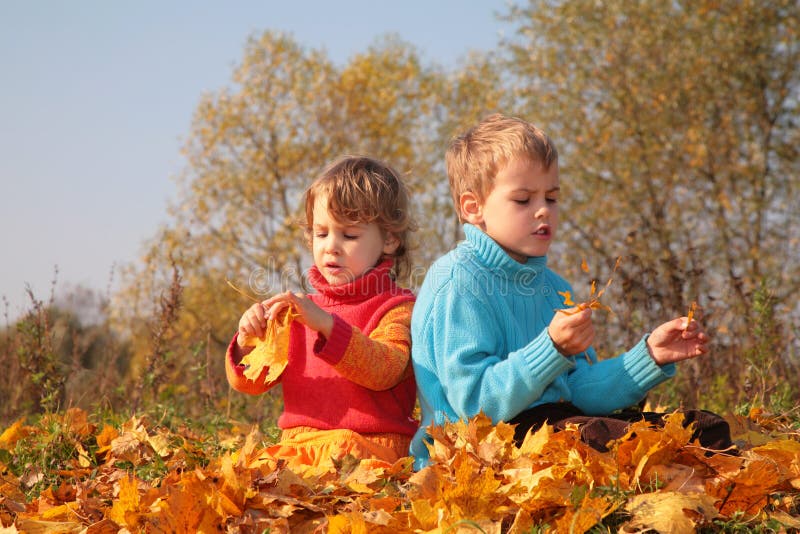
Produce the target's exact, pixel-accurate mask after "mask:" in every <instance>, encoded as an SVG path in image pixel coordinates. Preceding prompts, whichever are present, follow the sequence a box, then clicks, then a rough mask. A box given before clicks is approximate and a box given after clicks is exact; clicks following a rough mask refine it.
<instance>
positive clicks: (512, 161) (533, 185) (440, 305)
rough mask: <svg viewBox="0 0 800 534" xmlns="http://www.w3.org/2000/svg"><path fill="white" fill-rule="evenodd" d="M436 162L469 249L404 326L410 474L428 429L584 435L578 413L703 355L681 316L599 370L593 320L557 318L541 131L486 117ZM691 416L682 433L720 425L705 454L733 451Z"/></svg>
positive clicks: (643, 389) (437, 277) (553, 177)
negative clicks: (543, 429)
mask: <svg viewBox="0 0 800 534" xmlns="http://www.w3.org/2000/svg"><path fill="white" fill-rule="evenodd" d="M446 163H447V173H448V177H449V180H450V190H451V193H452V196H453V201H454V202H455V209H456V212H457V214H458V216H459V219H460V220H461V222H463V223H464V234H465V237H466V239H465V240H464V241H463V242H461V243H459V244H458V246H457V247H456V248H455V249H454V250H452V251H451V252H449V253H448V254H446V255H445V256H443V257H442V258H440V259H439V260H437V261H436V262H435V263H434V264H433V265H432V266H431V268H430V270H429V271H428V273H427V275H426V277H425V281H424V282H423V285H422V287H421V288H420V292H419V295H418V297H417V304H416V306H415V308H414V312H413V315H412V320H411V335H412V340H413V342H412V349H411V351H412V361H413V363H414V372H415V374H416V378H417V387H418V396H419V400H420V405H421V408H422V421H421V425H420V429H419V430H418V431H417V433H416V434H415V436H414V439H413V440H412V443H411V454H412V455H413V456H414V457H415V467H416V468H418V469H419V468H421V467H424V466H425V465H426V464H427V462H428V458H429V454H428V449H427V446H426V439H427V433H426V429H427V427H428V426H429V425H430V424H436V425H441V424H443V423H444V421H445V420H451V421H454V420H458V419H468V418H470V417H472V416H475V415H476V414H478V413H479V412H481V411H483V412H484V413H486V414H487V415H488V416H489V417H491V418H492V420H493V421H495V422H497V421H507V422H510V423H513V424H517V425H518V426H517V430H516V438H517V439H518V440H521V439H522V438H523V437H524V435H525V433H526V432H527V430H528V429H531V428H537V427H538V426H541V424H543V423H544V422H545V421H548V422H549V423H551V424H554V425H555V426H556V428H559V426H558V424H557V423H558V422H559V421H566V420H567V419H568V418H573V420H577V422H585V423H589V424H588V425H587V428H589V427H591V423H592V420H594V419H597V418H592V417H589V416H600V415H608V414H611V413H612V412H615V411H617V410H620V409H623V408H626V407H629V406H632V405H634V404H636V403H637V402H639V401H640V400H642V399H643V398H644V396H645V394H646V393H647V392H648V391H649V390H650V389H651V388H653V387H654V386H656V385H658V384H660V383H661V382H663V381H665V380H667V379H668V378H670V377H672V376H673V375H674V374H675V363H674V362H677V361H680V360H684V359H687V358H693V357H696V356H700V355H701V354H705V353H706V352H708V336H707V335H706V334H705V333H704V332H703V331H702V329H701V328H700V326H699V325H698V324H697V322H695V321H691V322H689V324H687V321H688V318H685V317H680V318H676V319H673V320H671V321H668V322H666V323H664V324H662V325H660V326H659V327H657V328H656V329H655V330H654V331H653V332H651V333H650V334H649V335H645V336H643V337H642V339H641V340H640V341H639V342H638V343H637V344H636V345H635V346H634V347H633V348H631V349H630V350H629V351H627V352H625V353H623V354H620V355H619V356H617V357H615V358H611V359H608V360H604V361H602V362H598V361H597V356H596V354H595V352H594V350H593V349H592V348H591V344H592V341H593V339H594V327H593V326H592V317H591V316H592V310H591V309H584V310H579V309H578V308H572V309H570V310H566V311H567V313H556V310H558V309H560V308H563V307H564V305H563V302H562V300H561V297H560V296H559V292H564V291H571V288H570V286H569V284H568V283H567V282H566V281H565V280H564V279H562V278H561V277H560V276H558V275H557V274H556V273H554V272H553V271H551V270H550V269H548V268H547V265H546V262H547V258H546V254H547V251H548V249H549V248H550V244H551V243H552V242H553V239H554V237H555V235H556V231H557V229H558V196H559V181H558V153H557V151H556V148H555V146H554V145H553V143H552V142H551V140H550V139H549V138H548V137H547V136H546V135H545V134H544V133H543V132H542V131H541V130H539V129H538V128H536V127H535V126H533V125H532V124H530V123H527V122H525V121H523V120H520V119H517V118H511V117H505V116H502V115H492V116H490V117H488V118H486V119H484V120H483V121H482V122H481V123H479V124H478V125H477V126H475V127H474V128H472V129H471V130H469V131H468V132H467V133H465V134H464V135H462V136H460V137H457V138H456V139H454V140H453V142H452V143H451V145H450V147H449V149H448V151H447V155H446ZM587 359H588V360H591V363H590V362H589V361H587ZM652 415H656V414H652ZM688 415H689V417H687V424H688V422H689V421H691V420H693V419H697V423H698V427H703V426H708V425H710V426H715V425H718V424H720V423H721V424H722V425H724V428H718V430H719V431H720V432H721V438H720V439H719V440H716V441H713V442H709V444H710V445H717V446H720V447H719V448H724V447H726V446H727V445H728V444H729V443H730V439H729V437H727V440H726V436H727V434H726V429H727V425H726V424H725V423H724V421H723V420H721V419H720V418H718V417H716V416H714V415H713V414H707V413H705V412H696V413H695V412H692V413H689V414H688ZM641 417H642V416H641V414H640V415H639V418H641ZM706 417H711V418H712V419H713V420H712V421H710V422H708V421H705V420H704V418H706ZM602 419H603V420H605V419H607V418H602ZM602 423H603V424H601V425H600V427H602V428H601V431H599V432H597V433H592V432H589V433H588V434H589V435H588V436H587V432H586V431H584V438H588V439H587V441H588V442H589V443H590V444H591V445H593V446H595V447H596V448H599V449H601V450H603V448H604V445H605V444H606V443H607V442H608V441H609V439H613V438H616V437H621V435H622V434H623V433H624V428H625V427H626V426H627V422H626V421H622V422H620V424H621V425H622V426H619V428H615V427H614V424H613V422H612V424H610V425H609V424H607V423H608V422H607V421H602ZM595 426H597V425H595ZM715 428H717V427H715ZM620 430H621V432H620ZM609 432H610V433H609ZM707 446H708V445H707Z"/></svg>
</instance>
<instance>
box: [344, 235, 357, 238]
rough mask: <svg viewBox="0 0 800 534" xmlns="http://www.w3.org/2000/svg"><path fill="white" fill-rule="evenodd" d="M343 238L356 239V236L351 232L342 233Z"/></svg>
mask: <svg viewBox="0 0 800 534" xmlns="http://www.w3.org/2000/svg"><path fill="white" fill-rule="evenodd" d="M344 238H345V239H358V236H357V235H353V234H344Z"/></svg>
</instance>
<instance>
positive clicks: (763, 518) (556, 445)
mask: <svg viewBox="0 0 800 534" xmlns="http://www.w3.org/2000/svg"><path fill="white" fill-rule="evenodd" d="M90 419H91V418H90V417H89V416H88V414H87V413H86V412H84V411H82V410H79V409H70V410H67V411H65V412H63V413H61V414H55V415H49V416H45V417H44V418H42V419H41V420H40V421H39V422H38V423H36V424H35V425H28V424H25V423H24V422H23V421H17V422H16V423H14V424H12V425H11V426H9V427H8V428H6V429H5V430H4V432H3V433H2V434H0V472H2V477H1V478H0V533H12V532H31V533H33V532H36V533H55V532H59V533H79V532H81V533H93V534H97V533H112V532H114V533H116V532H172V533H181V532H258V533H263V532H342V533H343V532H379V533H380V532H387V533H388V532H393V533H397V532H401V533H402V532H439V533H445V532H485V533H490V532H497V533H499V532H509V533H534V532H577V533H582V532H669V533H682V532H696V531H699V532H797V531H798V530H800V433H798V432H797V430H796V429H794V430H793V429H792V428H791V422H787V421H785V420H782V419H780V418H769V417H767V416H766V415H765V414H763V413H758V412H755V411H754V412H753V413H751V414H750V416H749V417H734V416H730V417H729V418H728V419H729V422H730V423H731V424H732V429H733V435H734V438H735V441H736V442H737V444H739V445H740V446H741V452H740V453H739V454H717V455H713V456H707V455H706V454H705V451H704V450H702V449H701V448H700V447H699V446H697V445H696V444H693V443H690V442H689V438H690V435H691V432H690V431H689V430H687V429H685V428H683V426H682V424H681V421H682V416H681V415H680V414H679V413H675V414H671V415H670V416H669V417H668V419H667V424H666V425H665V427H664V428H663V429H655V428H651V427H647V426H645V425H644V424H641V425H639V424H637V425H635V426H634V427H632V429H631V434H629V435H628V436H626V437H624V438H623V439H621V440H619V442H617V443H615V444H614V445H613V447H612V448H611V450H610V451H609V452H605V453H601V452H598V451H595V450H593V449H591V448H589V447H588V446H586V445H585V444H583V443H582V442H580V441H579V439H578V432H577V431H576V430H575V429H568V430H566V431H563V432H558V433H553V432H552V431H551V429H550V428H549V427H545V428H543V429H541V430H540V431H538V432H536V433H533V434H529V435H528V437H527V439H526V440H525V442H524V443H523V445H522V446H521V447H519V448H517V447H515V446H514V445H513V444H512V437H513V429H512V427H510V426H508V425H505V424H500V425H498V426H493V425H491V424H490V421H489V420H488V419H487V418H485V417H482V416H478V417H476V418H474V419H473V420H471V421H468V422H461V423H454V424H450V425H448V426H446V427H444V428H441V429H438V430H436V431H435V434H434V436H433V437H434V444H433V449H432V459H433V460H434V462H433V464H432V465H431V466H430V467H427V468H425V469H423V470H421V471H418V472H414V471H413V470H412V469H411V462H410V459H404V460H401V461H399V462H397V463H395V464H394V465H389V464H385V463H379V462H372V461H362V462H359V461H357V460H354V459H346V460H344V461H341V462H337V463H335V464H333V465H332V466H331V467H330V468H329V469H326V468H319V469H307V470H304V471H298V470H292V469H289V468H287V467H286V465H284V464H282V463H278V464H276V463H275V462H274V461H273V460H265V459H264V458H263V457H262V455H261V451H262V450H263V447H264V446H265V445H266V444H268V443H269V440H268V439H266V438H265V437H264V436H263V435H261V434H260V433H259V432H257V431H251V432H246V431H243V430H240V429H238V428H237V427H235V426H229V427H228V428H227V430H226V431H220V432H209V433H208V434H207V435H202V434H199V433H197V432H196V431H193V430H190V429H188V428H185V427H184V428H174V429H167V428H165V427H163V426H160V425H157V424H152V423H150V422H148V420H147V418H145V417H131V418H130V419H128V420H127V421H124V422H122V423H120V424H118V425H113V424H104V425H102V428H101V427H100V425H96V424H94V423H93V422H91V420H90Z"/></svg>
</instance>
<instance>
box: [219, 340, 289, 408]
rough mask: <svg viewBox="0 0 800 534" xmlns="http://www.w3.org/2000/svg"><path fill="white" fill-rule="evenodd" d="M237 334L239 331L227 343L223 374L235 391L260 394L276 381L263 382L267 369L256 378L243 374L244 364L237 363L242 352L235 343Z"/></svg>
mask: <svg viewBox="0 0 800 534" xmlns="http://www.w3.org/2000/svg"><path fill="white" fill-rule="evenodd" d="M238 336H239V333H238V332H237V333H236V334H235V335H234V336H233V340H231V343H230V345H228V351H227V353H226V354H225V376H226V377H227V378H228V384H230V386H231V387H232V388H233V389H235V390H236V391H240V392H242V393H247V394H248V395H260V394H261V393H264V392H265V391H268V390H269V389H271V388H272V386H274V385H275V384H276V382H270V383H265V382H264V377H265V376H266V374H267V372H268V371H269V369H264V370H263V371H262V372H261V375H260V376H259V377H258V378H257V379H256V380H250V379H249V378H247V377H246V376H244V365H242V364H241V363H239V362H241V360H242V356H243V354H242V351H241V349H240V348H239V345H238V344H237V343H236V338H237V337H238ZM279 380H280V379H278V381H279Z"/></svg>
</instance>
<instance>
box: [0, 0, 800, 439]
mask: <svg viewBox="0 0 800 534" xmlns="http://www.w3.org/2000/svg"><path fill="white" fill-rule="evenodd" d="M503 16H504V17H505V18H506V19H507V20H508V22H509V23H510V24H511V26H512V27H513V29H514V31H513V32H512V34H511V35H509V36H508V37H507V38H506V39H504V40H502V41H501V42H498V45H497V47H496V49H495V50H493V51H491V52H489V53H487V54H471V55H468V56H465V57H464V58H463V60H462V61H461V62H460V63H459V64H458V65H456V66H454V67H451V68H444V67H442V66H441V65H437V64H435V63H433V62H430V61H427V60H426V59H425V58H424V56H423V55H422V54H421V53H420V51H419V50H417V49H415V48H414V47H413V46H411V45H409V44H408V43H405V42H403V41H401V40H399V39H397V38H395V37H391V36H387V37H385V38H382V39H380V40H378V41H376V42H375V43H374V44H373V45H372V46H371V47H370V48H368V49H367V50H365V51H363V52H361V53H358V54H356V55H354V56H353V57H352V58H350V59H349V60H348V61H347V62H346V63H345V64H343V65H337V64H334V63H333V62H332V61H331V60H330V58H328V57H327V55H326V54H325V53H324V52H323V51H319V50H313V49H309V48H307V47H305V46H303V44H302V43H298V42H296V41H295V40H294V39H292V38H291V37H290V36H286V35H282V34H280V33H276V32H271V31H267V32H264V33H262V34H256V35H253V36H252V37H251V39H250V40H249V41H248V43H247V45H246V46H245V49H244V51H243V54H242V60H241V62H240V64H239V65H238V67H237V68H236V69H235V71H234V72H233V73H232V78H231V83H230V85H229V86H228V87H224V88H222V89H220V90H219V91H216V92H212V93H209V94H206V95H205V96H204V97H203V99H202V101H201V103H200V104H199V105H198V107H197V110H196V112H195V115H194V120H193V123H192V126H191V129H190V131H189V132H188V135H187V141H186V145H185V149H184V156H185V162H186V163H185V167H184V172H183V173H182V175H181V177H180V179H179V185H180V189H179V191H180V193H179V196H178V198H177V200H176V202H175V204H174V205H173V206H172V208H171V211H170V214H169V222H168V224H167V225H165V226H164V227H163V228H162V229H161V231H160V232H159V233H158V234H157V235H155V236H153V237H152V239H150V240H149V242H148V243H147V248H146V253H145V254H144V256H143V258H142V260H141V261H140V262H137V263H136V264H133V265H130V266H129V267H128V269H127V271H126V272H125V273H124V284H123V289H122V290H121V291H119V292H117V293H115V294H112V295H107V296H103V297H97V296H95V295H92V299H93V301H94V308H93V309H95V310H96V311H97V313H95V314H94V315H93V316H92V317H91V320H89V319H87V317H88V316H87V315H86V314H85V313H82V312H81V309H80V308H76V307H74V306H72V305H70V304H69V303H67V302H57V301H55V300H54V299H52V298H51V299H50V300H48V301H41V300H38V297H37V296H34V295H31V309H30V313H29V315H28V316H26V317H24V318H23V319H21V320H19V321H17V322H15V323H14V324H8V321H6V326H5V328H4V329H3V331H2V332H1V333H0V359H2V364H3V368H4V369H5V370H6V372H5V373H3V374H2V375H0V398H2V399H4V400H5V402H3V403H2V406H0V422H3V423H8V422H10V421H12V420H14V419H16V418H18V417H20V416H21V415H25V414H36V413H45V412H48V411H52V410H56V409H58V408H64V407H68V406H81V407H85V408H91V409H111V410H116V411H126V410H132V411H136V410H143V409H147V410H155V411H160V412H162V413H164V414H167V413H169V414H175V413H180V414H181V415H183V416H186V417H196V418H202V417H208V416H209V414H213V415H215V416H219V415H223V416H224V417H227V418H234V419H240V420H244V421H256V422H259V423H263V424H264V425H267V426H269V425H270V424H272V422H273V421H274V418H275V416H276V414H277V413H278V411H279V410H280V396H279V392H274V393H271V394H269V395H266V396H263V397H261V398H258V399H253V398H246V397H244V396H242V395H239V394H236V393H232V392H231V391H229V389H228V387H227V384H226V382H225V378H224V369H223V364H222V361H223V360H222V358H223V354H224V350H225V347H226V345H227V342H228V340H229V339H230V337H231V335H232V333H233V331H234V329H235V328H236V324H237V322H238V318H239V316H240V315H241V313H242V312H243V310H244V309H245V308H246V307H247V306H248V305H249V301H248V300H247V299H246V298H244V297H242V296H240V295H239V294H237V293H236V292H234V291H233V290H232V289H230V287H229V286H228V285H227V283H226V280H230V281H231V282H233V283H234V284H235V285H236V286H237V287H240V288H242V289H243V290H245V291H246V292H248V293H250V294H251V295H253V296H256V297H265V296H267V295H270V294H272V293H274V292H277V291H280V290H283V289H287V288H303V287H304V286H303V272H304V271H305V269H307V268H308V266H310V258H309V255H308V254H307V252H306V249H305V246H304V243H303V239H302V232H301V230H300V227H299V226H298V225H297V223H296V222H297V220H298V218H299V216H300V211H299V200H300V197H301V194H302V192H303V190H304V188H305V187H306V186H307V185H308V183H310V181H311V180H312V179H313V178H314V176H316V174H317V173H319V171H320V170H321V169H322V167H323V166H324V165H325V164H326V163H327V162H329V161H330V160H332V159H333V158H335V157H337V156H339V155H341V154H345V153H367V154H370V155H373V156H376V157H379V158H382V159H385V160H387V161H388V162H390V163H391V164H392V165H393V166H395V167H396V168H398V169H399V170H400V171H401V172H402V173H403V174H404V176H405V177H406V179H407V180H408V183H409V185H410V187H411V189H412V191H413V194H414V209H415V210H416V211H415V216H416V218H417V220H418V221H419V226H420V230H419V232H417V236H416V245H417V247H416V249H415V250H414V266H415V269H414V270H413V272H412V273H411V274H410V276H409V277H408V279H407V280H405V281H404V282H405V283H407V284H409V285H410V286H411V287H417V286H418V284H419V283H421V281H422V277H423V276H424V272H425V269H426V267H427V266H428V265H429V264H430V262H431V261H433V259H435V258H436V257H438V256H439V255H441V254H442V253H444V252H445V251H447V250H448V249H450V248H451V247H452V246H453V245H454V243H455V242H456V241H457V240H458V239H459V238H460V236H461V234H460V228H459V225H458V224H457V221H456V220H455V217H454V216H453V211H452V207H451V200H450V195H449V190H448V185H447V179H446V175H445V172H444V165H443V159H444V158H443V156H444V151H445V148H446V146H447V142H448V140H449V139H450V137H452V135H454V134H455V133H457V132H460V131H462V130H463V129H464V128H466V127H468V126H469V125H471V124H474V123H475V122H476V121H477V120H478V119H480V118H481V117H483V116H485V115H487V114H489V113H491V112H495V111H501V112H504V113H507V114H515V115H518V116H521V117H524V118H526V119H528V120H530V121H532V122H534V123H536V124H537V125H539V126H541V127H542V128H544V129H545V130H546V131H547V132H548V133H549V134H550V135H551V137H553V139H554V140H555V141H556V144H557V146H558V148H559V151H560V155H561V160H560V163H561V174H562V188H563V189H564V190H565V195H564V196H563V200H562V222H561V230H560V235H559V239H558V241H559V243H558V245H557V246H556V247H555V248H554V249H553V251H552V253H551V255H550V258H549V262H550V265H551V266H552V267H553V268H555V269H556V270H558V271H559V272H562V273H563V274H565V275H566V277H567V278H568V279H569V280H571V282H572V283H573V286H574V288H575V294H576V297H577V298H581V296H582V295H583V294H584V292H585V293H587V294H588V288H589V282H590V279H589V278H587V275H586V274H585V273H582V272H581V270H580V269H579V266H580V263H581V259H582V258H586V260H587V261H588V263H589V266H590V273H591V276H592V277H595V278H597V279H599V280H600V281H605V279H606V278H607V277H608V275H609V274H610V271H611V268H612V267H613V265H614V262H615V260H616V258H617V257H621V258H622V260H621V264H620V267H619V269H618V271H617V273H616V274H615V281H614V283H613V284H612V286H611V289H610V290H609V291H610V294H608V295H607V296H606V297H604V302H606V303H607V304H609V305H611V307H612V308H613V310H614V312H615V314H614V315H605V314H603V313H598V314H597V315H596V316H595V321H596V325H597V327H598V328H597V329H598V332H599V335H598V344H597V345H598V348H599V350H600V352H601V354H604V355H612V354H614V353H615V352H616V351H619V350H623V349H624V348H625V347H628V346H631V345H632V344H633V343H634V342H635V341H636V339H638V337H640V336H641V335H642V334H643V333H644V332H646V331H648V330H649V329H651V328H653V327H654V326H656V325H657V324H659V323H660V322H663V321H664V320H667V319H669V318H672V317H675V316H679V315H684V314H685V313H686V311H687V310H688V308H689V304H690V303H691V302H692V301H697V302H698V303H699V304H700V307H701V308H700V312H699V314H698V315H701V316H702V321H703V323H704V325H705V327H706V328H707V330H708V331H709V332H710V333H711V334H712V336H713V338H714V347H713V352H712V354H711V355H710V356H709V357H706V358H702V359H698V360H694V361H692V362H689V363H685V364H682V365H681V370H680V372H679V373H678V376H677V377H676V379H674V380H673V381H671V382H670V383H669V384H668V385H665V386H662V387H661V388H660V389H658V390H656V391H655V392H654V393H653V395H652V396H651V401H654V402H657V403H659V404H661V405H664V406H670V407H677V406H679V405H683V406H688V407H695V406H702V407H705V408H710V409H714V410H717V411H721V412H727V411H730V410H732V409H734V408H737V407H738V408H740V409H741V408H748V407H750V406H753V405H756V406H764V405H765V406H768V407H770V408H771V409H773V410H776V411H782V412H784V413H786V412H790V411H792V410H795V409H796V407H797V406H798V405H800V384H799V383H798V380H797V377H798V376H800V363H799V362H798V346H799V344H798V336H797V335H798V327H799V326H800V306H798V304H797V298H796V296H797V295H798V285H799V284H800V276H798V275H799V274H800V273H798V267H799V265H798V252H797V251H798V238H800V224H798V223H800V221H798V217H800V213H799V212H798V210H797V209H796V207H795V206H793V205H792V204H793V201H794V200H795V199H796V198H797V193H798V185H799V183H798V182H799V177H800V172H798V171H800V168H799V167H800V159H798V151H797V146H798V141H800V135H799V134H798V97H800V94H799V92H798V90H799V88H800V84H799V83H798V82H799V81H800V80H798V75H799V74H798V73H800V70H798V58H799V56H798V55H799V54H800V44H798V39H797V36H798V29H800V5H798V4H797V2H794V1H788V0H786V1H779V0H768V1H763V2H750V1H744V2H726V1H722V2H720V1H710V0H707V1H700V2H681V1H678V2H656V1H646V2H635V3H632V2H623V1H621V0H617V1H606V2H597V1H588V0H564V1H536V0H530V1H528V2H527V3H522V4H518V5H514V6H512V7H510V8H509V9H508V11H507V13H505V14H504V15H503Z"/></svg>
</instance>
